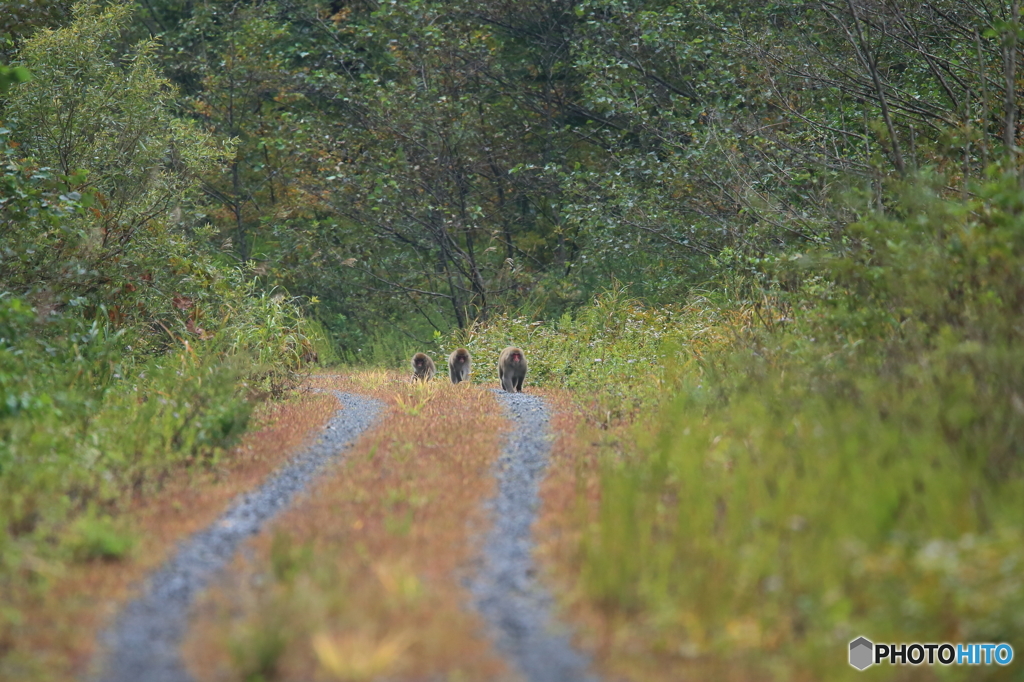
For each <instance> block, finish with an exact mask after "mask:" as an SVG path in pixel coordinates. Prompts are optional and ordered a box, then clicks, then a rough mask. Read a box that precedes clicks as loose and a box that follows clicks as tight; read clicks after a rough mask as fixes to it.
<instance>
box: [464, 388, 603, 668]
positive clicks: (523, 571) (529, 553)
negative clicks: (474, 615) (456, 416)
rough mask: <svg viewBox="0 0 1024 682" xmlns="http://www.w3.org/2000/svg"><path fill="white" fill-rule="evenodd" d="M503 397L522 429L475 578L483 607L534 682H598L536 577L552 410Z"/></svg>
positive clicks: (536, 400) (502, 472)
mask: <svg viewBox="0 0 1024 682" xmlns="http://www.w3.org/2000/svg"><path fill="white" fill-rule="evenodd" d="M496 394H497V397H498V400H499V402H501V403H502V404H503V406H504V407H505V410H506V412H507V413H508V416H509V418H510V419H511V420H512V421H513V423H514V425H515V428H514V430H513V431H511V433H510V435H509V438H508V440H507V441H506V443H505V448H504V450H503V452H502V454H501V457H500V458H499V460H498V462H497V465H496V472H495V475H496V476H497V478H498V492H497V494H496V495H495V497H494V498H493V499H492V500H491V501H490V502H489V503H488V507H489V511H490V513H491V516H492V520H493V523H494V526H493V528H492V529H491V530H490V531H489V532H488V533H487V535H486V537H485V539H484V545H483V558H482V561H481V567H480V570H479V572H478V573H477V575H476V576H475V577H474V578H472V579H471V580H470V589H471V590H472V593H473V597H474V601H475V605H476V608H477V610H478V611H479V612H480V613H481V614H482V615H483V617H484V619H485V620H486V621H487V623H488V624H489V626H490V629H491V632H492V636H493V637H494V639H495V641H496V643H497V646H498V650H499V651H501V653H502V654H503V655H504V656H505V657H506V658H507V659H508V660H509V662H510V663H512V665H513V666H514V667H515V668H516V669H517V670H518V671H519V673H520V674H521V675H522V676H523V677H524V678H525V679H526V680H528V681H529V682H596V680H597V678H596V677H594V676H592V675H591V674H590V673H589V672H588V666H589V660H588V658H587V657H586V656H584V655H583V654H582V653H580V652H579V651H577V650H575V649H574V648H573V646H572V643H571V641H570V632H569V631H568V629H566V628H565V627H563V626H560V625H559V624H558V623H557V622H555V620H554V618H553V616H552V607H553V602H552V599H551V596H550V595H549V594H548V592H547V591H546V590H545V589H544V588H543V587H541V585H540V584H539V583H538V582H537V580H536V579H535V574H536V570H535V567H534V564H533V549H534V543H533V538H532V534H531V526H532V525H533V522H534V520H535V519H536V517H537V509H538V507H539V488H540V483H541V481H542V480H543V479H544V472H545V470H546V469H547V463H548V456H549V453H550V451H551V436H550V427H549V424H548V420H549V416H548V409H547V405H546V404H545V402H544V400H543V398H541V397H539V396H536V395H528V394H525V393H505V392H503V391H496Z"/></svg>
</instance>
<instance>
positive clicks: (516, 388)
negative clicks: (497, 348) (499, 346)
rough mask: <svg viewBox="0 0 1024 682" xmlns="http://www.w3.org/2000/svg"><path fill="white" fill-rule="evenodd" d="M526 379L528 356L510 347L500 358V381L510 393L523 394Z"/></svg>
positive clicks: (502, 352)
mask: <svg viewBox="0 0 1024 682" xmlns="http://www.w3.org/2000/svg"><path fill="white" fill-rule="evenodd" d="M525 377H526V356H525V355H523V351H521V350H519V349H518V348H514V347H512V346H509V347H508V348H506V349H505V350H503V351H501V355H500V356H498V381H500V382H501V387H502V388H503V389H505V390H506V391H508V392H509V393H522V392H523V379H524V378H525Z"/></svg>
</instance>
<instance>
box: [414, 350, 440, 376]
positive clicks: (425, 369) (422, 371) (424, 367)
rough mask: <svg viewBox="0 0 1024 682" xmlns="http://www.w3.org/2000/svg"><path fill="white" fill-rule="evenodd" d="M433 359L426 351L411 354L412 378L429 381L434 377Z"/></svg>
mask: <svg viewBox="0 0 1024 682" xmlns="http://www.w3.org/2000/svg"><path fill="white" fill-rule="evenodd" d="M436 371H437V370H436V369H435V368H434V361H433V360H431V359H430V356H429V355H427V354H426V353H417V354H416V355H414V356H412V378H413V379H418V380H420V381H430V380H431V379H433V378H434V373H435V372H436Z"/></svg>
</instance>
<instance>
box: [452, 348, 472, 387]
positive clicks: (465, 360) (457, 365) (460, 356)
mask: <svg viewBox="0 0 1024 682" xmlns="http://www.w3.org/2000/svg"><path fill="white" fill-rule="evenodd" d="M471 360H472V359H471V358H470V357H469V351H468V350H466V349H465V348H460V349H458V350H457V351H455V352H454V353H452V354H451V355H449V356H448V376H449V378H451V380H452V383H453V384H457V383H459V382H460V381H466V380H468V379H469V365H470V363H471Z"/></svg>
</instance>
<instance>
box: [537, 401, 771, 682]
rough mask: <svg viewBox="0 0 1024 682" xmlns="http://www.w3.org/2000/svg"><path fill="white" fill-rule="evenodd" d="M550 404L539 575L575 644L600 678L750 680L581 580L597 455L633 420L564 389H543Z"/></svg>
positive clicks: (596, 497)
mask: <svg viewBox="0 0 1024 682" xmlns="http://www.w3.org/2000/svg"><path fill="white" fill-rule="evenodd" d="M544 394H545V397H546V398H547V400H548V402H549V404H550V405H551V409H552V413H553V414H552V424H551V426H552V430H553V431H554V433H555V440H554V443H553V444H552V448H551V463H550V466H549V468H548V473H547V477H546V478H545V480H544V482H543V483H542V484H541V509H540V516H539V518H538V520H537V523H536V524H535V528H534V535H535V537H537V538H538V542H537V552H536V556H537V561H538V565H539V566H538V567H539V571H540V573H541V576H542V579H543V580H544V582H545V583H546V584H547V585H548V588H549V589H550V590H551V591H552V593H553V594H556V595H558V603H559V607H560V618H561V620H562V621H563V622H566V623H569V624H571V625H572V627H573V628H574V632H575V635H576V638H575V643H576V645H577V646H578V647H579V648H580V649H582V650H584V651H587V652H588V653H589V654H590V655H591V656H593V659H594V664H595V665H594V667H595V669H596V670H597V671H599V672H600V673H601V676H602V677H603V678H604V679H606V680H644V681H645V682H685V681H687V680H719V681H721V682H754V680H756V679H757V678H756V677H751V676H750V675H749V672H748V671H746V670H743V669H741V668H739V667H738V666H734V665H731V664H730V663H729V661H727V660H722V659H718V658H715V657H714V656H710V655H705V656H700V657H696V656H690V655H688V653H689V652H687V651H685V650H681V649H680V647H679V643H678V642H671V641H664V639H663V637H662V636H661V635H660V634H659V633H660V632H663V629H662V628H653V627H648V623H649V620H648V619H651V618H657V617H658V614H656V613H649V612H645V613H638V614H623V613H622V612H621V611H610V610H607V609H604V608H602V607H601V605H600V604H598V603H597V602H596V601H594V600H593V599H590V598H589V597H588V595H587V594H586V593H585V591H584V590H583V587H582V585H581V579H580V576H581V573H582V563H583V556H582V555H581V551H580V550H581V547H582V544H581V540H582V538H583V533H584V531H585V529H587V528H588V526H590V525H591V524H594V523H597V521H598V505H599V503H600V459H601V457H602V456H607V455H612V456H618V455H621V454H624V452H623V449H624V448H628V447H629V444H630V443H633V442H635V438H634V436H633V435H632V434H633V429H635V428H636V426H635V424H631V423H628V422H617V423H614V424H612V425H608V424H607V423H605V422H602V421H601V420H600V419H599V418H598V419H595V418H594V415H593V414H591V412H592V410H590V409H589V408H587V407H585V406H583V405H582V404H580V402H579V401H578V399H577V397H576V396H574V395H573V394H572V393H571V392H569V391H544Z"/></svg>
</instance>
